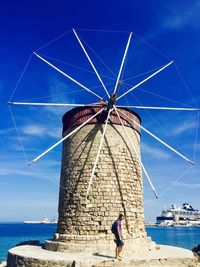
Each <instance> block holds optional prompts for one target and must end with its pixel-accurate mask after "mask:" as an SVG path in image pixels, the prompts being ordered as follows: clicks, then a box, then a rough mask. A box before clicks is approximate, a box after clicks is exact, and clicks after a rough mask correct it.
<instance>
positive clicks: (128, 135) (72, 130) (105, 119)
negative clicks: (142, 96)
mask: <svg viewBox="0 0 200 267" xmlns="http://www.w3.org/2000/svg"><path fill="white" fill-rule="evenodd" d="M73 33H74V36H75V38H76V39H77V42H78V43H79V45H80V47H81V49H82V51H83V53H84V55H85V56H86V58H87V60H88V61H89V63H90V65H91V67H92V69H93V71H94V72H95V74H96V76H97V78H98V80H99V82H100V83H101V85H102V88H103V89H104V91H105V93H106V98H103V97H102V96H101V95H99V94H97V93H95V92H94V91H93V90H91V89H90V88H88V87H87V86H85V85H84V84H82V83H81V82H79V81H78V80H76V79H75V78H73V77H72V76H70V75H69V74H67V73H66V72H64V71H62V70H61V69H60V68H58V67H57V66H55V65H54V64H52V63H51V62H50V61H48V60H47V59H45V58H44V57H43V56H42V55H40V54H39V53H36V52H34V55H35V56H36V57H38V58H39V59H40V60H41V61H43V62H44V63H45V64H47V65H48V66H49V67H51V68H53V69H54V70H55V71H57V72H59V73H60V74H61V75H63V76H64V77H66V78H67V79H69V80H70V81H71V82H73V83H75V84H76V85H78V86H80V87H81V88H82V89H84V90H85V91H87V93H90V94H92V95H94V96H95V97H96V98H97V100H99V102H96V103H91V104H69V103H64V104H63V103H36V102H9V104H12V105H25V106H65V107H71V106H73V107H77V108H75V109H74V110H75V114H77V113H79V111H82V110H83V111H84V110H87V111H88V110H89V111H90V115H89V116H88V117H87V116H85V117H84V120H83V122H82V123H80V122H79V123H78V124H73V125H71V127H68V128H67V130H66V131H64V136H63V138H62V139H60V140H59V141H57V142H56V143H55V144H54V145H52V146H50V147H49V148H48V149H46V150H45V151H44V152H42V153H41V154H40V155H38V156H37V157H35V158H34V159H33V160H32V161H31V162H29V163H28V164H29V165H31V164H33V163H35V162H36V161H38V160H39V159H41V158H42V157H44V156H45V155H46V154H47V153H49V152H50V151H51V150H52V149H54V148H55V147H56V146H58V145H59V144H60V143H62V142H64V146H65V147H66V146H71V143H72V142H73V140H72V139H73V138H74V136H77V135H79V137H80V138H81V136H84V138H86V135H83V134H82V135H81V134H79V133H80V131H82V130H83V129H85V127H87V126H88V125H91V124H97V123H100V125H101V127H102V128H101V131H100V132H101V135H100V136H98V138H97V139H95V136H93V135H92V136H91V138H94V140H95V142H97V144H98V145H95V151H96V153H95V156H94V158H93V162H92V166H91V162H90V167H88V169H89V172H90V174H88V173H87V175H86V177H87V178H88V179H87V181H86V180H84V183H83V184H84V186H83V187H81V191H82V192H81V193H80V194H82V196H81V198H80V199H79V201H80V202H79V203H80V206H81V207H80V209H79V208H78V210H76V208H77V207H75V208H71V209H70V210H67V208H66V206H65V205H64V203H68V205H69V206H70V205H71V206H73V205H75V204H74V201H75V199H73V196H71V197H72V199H73V201H72V200H71V198H70V194H69V192H67V193H66V192H65V191H66V188H67V186H66V184H67V182H66V180H65V176H66V174H65V175H62V174H61V185H62V188H61V189H60V190H61V191H60V202H59V210H60V215H59V216H60V219H59V230H58V232H59V241H61V242H64V243H67V242H69V241H71V240H72V235H77V236H79V237H80V236H81V237H80V239H78V238H77V240H79V241H81V242H82V241H85V240H87V241H89V240H92V241H96V239H92V237H91V236H93V235H95V234H97V233H98V234H99V235H103V236H104V238H105V240H107V239H108V240H111V239H109V238H108V235H109V232H108V227H109V223H110V222H111V220H112V219H113V218H114V217H115V215H112V216H109V214H108V215H106V216H107V217H108V220H106V222H105V225H103V224H104V221H102V219H99V221H98V223H99V225H98V227H96V228H95V229H94V231H93V228H92V226H91V228H90V227H89V226H88V227H89V230H87V229H86V230H85V231H83V232H81V230H80V229H81V224H78V225H76V222H74V221H73V220H72V224H73V225H72V226H71V225H70V216H73V214H74V213H76V212H77V214H79V215H78V216H80V214H82V213H84V212H83V210H82V209H83V208H84V207H85V208H88V209H90V208H91V209H92V208H93V207H94V205H95V204H94V201H95V200H94V198H95V197H93V199H91V198H90V195H91V194H92V191H93V189H92V187H93V182H94V178H95V181H96V182H97V180H98V172H99V173H101V171H98V170H97V167H98V164H99V161H100V158H101V152H102V150H105V148H104V149H103V146H105V140H106V134H108V128H109V124H112V123H113V120H114V119H115V120H117V124H118V125H120V138H122V139H124V140H126V141H125V143H126V144H127V143H128V145H129V149H130V151H131V153H130V154H131V155H130V157H132V154H133V155H134V160H133V162H134V164H132V165H137V167H138V166H139V167H138V168H139V169H140V168H142V170H143V172H144V174H145V176H146V177H147V180H148V182H149V184H150V186H151V188H152V190H153V193H154V195H155V197H156V198H158V194H157V192H156V190H155V187H154V185H153V183H152V181H151V178H150V176H149V174H148V172H147V170H146V168H145V166H144V164H143V163H142V160H141V157H140V152H139V141H138V143H137V145H136V141H137V140H138V133H137V138H134V137H133V133H132V130H133V131H134V135H136V133H135V131H137V132H140V130H141V131H144V132H146V133H147V134H148V135H150V136H151V137H153V138H154V139H156V140H157V141H158V142H160V143H161V144H162V145H164V146H165V147H167V148H168V149H169V150H171V151H173V152H174V153H175V154H176V155H177V156H179V157H180V158H182V159H184V160H185V161H187V162H188V163H190V164H192V165H193V164H194V162H193V161H192V160H190V159H189V158H187V157H186V156H185V155H183V154H182V153H180V152H179V151H178V150H176V149H174V148H173V147H172V146H170V145H169V144H167V143H166V142H165V141H163V140H162V139H161V138H159V137H158V136H157V135H155V134H154V133H152V132H151V131H149V130H148V129H147V128H145V127H144V126H142V125H141V123H140V120H139V118H138V115H137V114H135V113H134V112H132V111H130V109H134V110H135V109H155V110H176V111H182V110H187V111H195V110H199V108H189V107H188V108H182V107H180V108H179V107H174V108H173V107H156V106H129V105H126V106H125V105H118V101H119V99H123V98H124V97H125V96H126V95H128V94H129V93H130V92H132V91H134V90H136V89H137V88H138V87H139V86H141V85H142V84H144V83H146V82H147V81H148V80H150V79H152V78H153V77H154V76H156V75H159V73H160V72H162V71H164V70H165V69H166V68H168V67H170V65H172V64H173V61H170V62H168V63H167V64H165V65H163V66H162V67H160V68H159V69H158V70H156V71H155V72H154V73H153V74H151V75H149V76H148V77H146V78H145V79H144V80H142V81H140V82H138V83H137V84H135V85H134V86H132V87H131V88H129V89H128V90H127V91H126V92H124V93H122V94H121V95H120V86H121V84H122V83H123V81H122V72H123V68H124V64H125V61H126V57H127V54H128V50H129V46H130V43H131V40H132V37H133V33H132V32H131V33H129V36H128V40H127V44H126V47H125V51H124V54H123V58H122V61H121V65H120V68H119V71H118V75H117V79H116V82H115V86H114V88H113V91H112V93H111V94H110V93H109V91H108V89H107V88H106V85H105V83H104V82H103V80H102V78H101V75H100V74H99V72H98V70H97V68H96V67H95V65H94V63H93V61H92V60H91V57H90V55H89V53H88V51H87V49H86V48H85V46H84V44H83V42H82V41H81V38H80V37H79V35H78V33H77V31H76V30H75V29H73ZM91 110H92V111H91ZM87 115H88V114H87ZM66 117H67V120H69V118H70V117H69V116H68V115H67V116H66ZM99 118H100V119H99ZM63 122H64V124H65V123H66V120H64V121H63ZM126 122H128V124H129V125H128V127H127V124H126ZM113 124H115V123H113ZM130 129H131V132H130ZM91 130H94V129H93V128H90V129H88V130H87V134H88V132H90V131H91ZM97 130H98V131H99V130H100V129H97ZM117 130H118V129H117ZM117 130H116V131H117ZM122 131H123V134H122ZM135 139H136V141H135ZM68 140H69V141H68ZM107 140H109V139H108V138H107ZM67 142H68V143H67ZM106 142H107V141H106ZM75 143H76V142H75ZM107 146H108V147H109V141H108V144H107ZM64 149H65V148H64ZM72 150H73V149H72ZM76 150H78V147H76V148H75V149H74V151H73V153H72V154H74V153H75V151H76ZM93 150H94V149H93ZM88 151H89V150H88ZM88 151H87V153H89V152H88ZM68 152H69V151H68ZM69 153H70V152H69ZM126 153H127V152H126ZM113 154H114V155H115V153H113ZM63 155H64V156H63V157H64V158H66V157H67V154H66V153H64V154H63ZM70 155H71V154H70ZM80 155H82V154H81V152H79V155H78V156H80ZM108 156H109V153H108ZM123 157H124V159H126V156H123ZM64 158H63V165H64V167H65V169H66V165H67V166H68V168H69V170H71V169H70V168H71V167H72V163H71V160H65V159H64ZM77 158H78V157H77ZM77 158H76V160H77ZM128 160H131V159H129V158H128ZM70 164H71V165H70ZM69 165H70V166H69ZM113 165H114V163H113ZM132 165H131V166H132ZM115 172H116V170H115ZM137 172H138V174H137V176H138V177H141V174H140V170H137ZM80 173H81V175H82V172H80ZM69 175H71V174H67V177H68V178H67V179H68V180H69V177H70V179H71V180H72V179H73V178H72V177H71V176H69ZM73 175H77V174H73ZM81 175H80V176H81ZM115 175H117V174H115ZM73 177H74V176H73ZM84 179H85V177H84ZM99 179H100V178H99ZM127 179H129V177H128V178H127ZM138 180H140V179H138ZM106 181H107V184H109V176H108V177H106ZM118 183H119V182H118ZM119 188H120V186H119ZM141 189H142V186H141V185H140V190H139V195H141V194H142V193H141ZM72 192H73V190H72ZM97 193H98V191H97ZM121 195H122V196H121V197H122V199H123V198H124V196H123V192H121ZM102 198H104V197H103V196H102ZM70 201H71V202H73V203H71V202H70ZM99 201H100V200H99ZM136 202H137V201H136ZM141 202H142V200H141V199H140V200H139V205H138V209H139V208H141V218H140V220H142V214H143V210H142V207H141V205H142V204H141ZM106 203H107V202H106ZM107 204H108V203H107ZM71 206H70V207H71ZM123 206H124V203H123V201H122V207H123ZM136 206H137V205H136ZM131 208H133V207H131ZM100 209H101V206H100V208H99V209H98V211H97V214H96V216H99V211H100ZM133 210H134V208H133ZM122 211H124V212H125V213H126V209H125V208H124V210H122ZM87 212H88V210H87ZM95 212H96V211H94V212H93V213H94V214H93V217H94V216H95ZM137 212H138V211H136V212H135V211H133V213H137ZM65 213H67V214H68V215H65ZM127 213H128V212H127ZM69 214H70V216H69ZM105 214H106V211H105V213H104V215H105ZM86 215H87V214H84V216H83V218H84V220H86V221H87V216H86ZM125 215H126V214H125ZM81 216H82V215H81ZM85 216H86V217H85ZM131 216H132V215H130V217H131ZM134 216H137V214H136V215H134ZM127 217H128V215H127ZM131 218H132V217H131ZM67 221H69V223H68V222H67ZM140 222H141V221H140ZM79 223H81V222H80V221H79ZM95 223H97V221H95ZM129 223H130V222H129V221H127V222H126V225H127V232H128V234H130V236H131V238H132V239H133V236H134V234H135V232H134V231H133V228H134V227H135V226H134V227H133V226H132V230H131V229H130V228H131V227H129V226H128V225H129ZM66 224H67V226H66ZM74 224H75V226H74ZM143 224H144V223H143ZM90 225H91V221H90ZM76 227H77V228H79V229H78V230H77V229H76ZM66 228H67V229H66ZM140 228H141V226H140V225H138V226H137V229H138V231H139V229H140ZM70 229H72V230H70ZM91 229H92V230H91ZM97 229H98V232H96V230H97ZM87 231H89V233H90V235H89V237H88V234H87ZM140 232H141V236H139V237H142V238H143V239H144V237H145V233H144V232H145V230H144V227H143V226H142V228H141V231H140ZM83 236H84V238H86V239H85V240H84V238H83ZM86 236H87V237H86ZM87 238H90V239H87ZM131 238H130V239H131ZM73 241H74V240H73ZM75 243H76V242H75ZM75 243H73V245H74V246H75ZM55 246H56V248H55ZM46 247H47V248H48V249H50V250H62V249H63V247H62V246H61V247H59V245H58V244H57V245H55V243H54V244H53V245H52V243H51V242H47V243H46ZM71 248H73V249H74V250H75V247H73V246H71Z"/></svg>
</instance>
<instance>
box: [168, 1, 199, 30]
mask: <svg viewBox="0 0 200 267" xmlns="http://www.w3.org/2000/svg"><path fill="white" fill-rule="evenodd" d="M199 13H200V1H199V0H197V1H192V3H189V2H188V5H187V6H186V5H182V6H181V5H179V4H178V6H177V4H174V5H171V10H170V14H169V15H168V16H166V18H165V20H164V22H163V27H165V28H169V29H181V28H184V27H186V26H191V27H194V28H197V27H199V25H200V20H199Z"/></svg>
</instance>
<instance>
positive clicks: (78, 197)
mask: <svg viewBox="0 0 200 267" xmlns="http://www.w3.org/2000/svg"><path fill="white" fill-rule="evenodd" d="M131 115H132V116H133V114H131ZM136 119H137V121H138V118H136ZM103 127H104V124H103V123H96V124H88V125H86V126H84V127H83V128H81V129H80V130H79V131H78V132H77V133H75V134H74V135H72V136H71V137H70V138H68V139H67V140H65V141H64V145H63V155H62V169H61V183H60V184H61V186H60V196H59V222H58V233H59V238H58V241H60V242H70V241H72V240H76V242H79V241H84V240H85V241H86V240H88V241H89V240H90V241H92V240H97V239H99V238H100V240H101V241H102V240H113V236H112V234H111V225H112V223H113V221H114V220H116V218H117V216H118V214H119V213H123V214H124V215H125V220H124V222H123V227H124V229H123V233H124V236H125V238H126V239H145V238H146V232H145V227H144V210H143V187H142V171H141V166H140V162H139V159H138V157H137V156H136V155H135V153H134V151H133V149H132V148H131V146H130V144H129V141H128V138H127V136H126V134H125V132H124V130H123V128H122V126H120V125H116V124H114V123H111V122H110V123H109V124H108V126H107V131H106V135H105V138H104V142H103V146H102V149H101V153H100V157H99V161H98V164H97V167H96V170H95V174H94V177H93V181H92V186H91V189H90V192H89V196H88V198H87V199H86V191H87V187H88V183H89V180H90V176H91V172H92V168H93V165H94V161H95V158H96V155H97V151H98V147H99V144H100V140H101V137H102V132H103ZM126 129H127V131H128V134H129V136H130V137H131V139H132V141H133V143H134V146H135V148H136V150H137V153H138V154H139V155H140V134H139V132H138V131H137V130H134V129H133V128H131V127H127V126H126ZM72 130H73V128H72V129H68V130H66V131H65V132H64V135H66V134H68V132H70V131H72ZM101 241H100V242H101Z"/></svg>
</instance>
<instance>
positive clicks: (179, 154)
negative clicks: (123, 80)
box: [117, 109, 194, 165]
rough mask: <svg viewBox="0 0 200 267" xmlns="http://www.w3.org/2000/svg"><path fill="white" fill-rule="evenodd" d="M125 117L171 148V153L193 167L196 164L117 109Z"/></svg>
mask: <svg viewBox="0 0 200 267" xmlns="http://www.w3.org/2000/svg"><path fill="white" fill-rule="evenodd" d="M117 110H118V111H119V112H120V113H121V114H122V115H123V116H124V117H126V118H128V119H129V120H131V121H133V123H135V124H136V125H137V126H139V127H140V128H141V129H142V130H143V131H145V132H146V133H148V134H149V135H151V136H152V137H153V138H155V139H156V140H157V141H159V142H160V143H161V144H163V145H164V146H166V147H167V148H169V149H170V150H171V151H173V152H174V153H175V154H177V155H178V156H180V157H181V158H183V159H184V160H186V161H187V162H189V163H191V164H192V165H194V162H193V161H191V160H190V159H188V158H186V157H185V156H183V155H182V154H181V153H180V152H178V151H177V150H176V149H174V148H172V147H171V146H170V145H168V144H167V143H165V142H164V141H162V140H161V139H160V138H159V137H157V136H156V135H155V134H153V133H151V132H150V131H149V130H147V129H146V128H144V127H143V126H142V125H141V124H139V123H137V122H136V121H134V120H133V119H131V118H129V117H128V116H127V115H126V114H124V113H123V112H122V111H121V110H119V109H117Z"/></svg>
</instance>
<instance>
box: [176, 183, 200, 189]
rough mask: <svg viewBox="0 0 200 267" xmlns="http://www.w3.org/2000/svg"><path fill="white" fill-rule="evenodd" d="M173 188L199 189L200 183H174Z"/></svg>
mask: <svg viewBox="0 0 200 267" xmlns="http://www.w3.org/2000/svg"><path fill="white" fill-rule="evenodd" d="M173 186H178V187H186V188H199V187H200V183H194V182H192V183H180V182H177V183H174V184H173Z"/></svg>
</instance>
